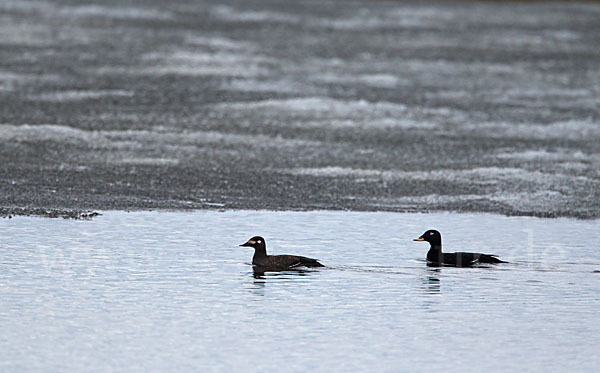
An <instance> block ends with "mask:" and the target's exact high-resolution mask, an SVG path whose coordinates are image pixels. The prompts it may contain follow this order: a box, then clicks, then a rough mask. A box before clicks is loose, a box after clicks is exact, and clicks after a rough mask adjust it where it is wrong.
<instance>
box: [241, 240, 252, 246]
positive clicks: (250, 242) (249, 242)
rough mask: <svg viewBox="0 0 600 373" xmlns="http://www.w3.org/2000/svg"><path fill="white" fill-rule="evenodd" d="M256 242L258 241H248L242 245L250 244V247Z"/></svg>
mask: <svg viewBox="0 0 600 373" xmlns="http://www.w3.org/2000/svg"><path fill="white" fill-rule="evenodd" d="M255 243H256V241H252V240H250V241H248V242H246V243H243V244H241V245H240V246H248V247H252V245H254V244H255Z"/></svg>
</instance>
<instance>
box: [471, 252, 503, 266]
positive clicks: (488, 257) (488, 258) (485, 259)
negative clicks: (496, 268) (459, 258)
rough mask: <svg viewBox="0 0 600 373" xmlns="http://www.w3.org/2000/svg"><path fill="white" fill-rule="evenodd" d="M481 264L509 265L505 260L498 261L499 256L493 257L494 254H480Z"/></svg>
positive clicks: (479, 260)
mask: <svg viewBox="0 0 600 373" xmlns="http://www.w3.org/2000/svg"><path fill="white" fill-rule="evenodd" d="M478 262H479V263H494V264H495V263H508V262H505V261H504V260H501V259H498V258H497V255H493V254H480V256H479V259H478Z"/></svg>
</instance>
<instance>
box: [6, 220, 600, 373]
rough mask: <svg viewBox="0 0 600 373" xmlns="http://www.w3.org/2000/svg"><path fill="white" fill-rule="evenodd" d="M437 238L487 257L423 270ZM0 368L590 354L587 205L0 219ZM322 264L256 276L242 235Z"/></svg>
mask: <svg viewBox="0 0 600 373" xmlns="http://www.w3.org/2000/svg"><path fill="white" fill-rule="evenodd" d="M427 228H437V229H439V230H440V231H441V232H442V234H443V237H444V245H445V247H446V248H447V250H448V251H454V250H464V251H475V250H481V251H484V252H489V253H494V254H498V255H499V256H500V257H501V258H503V259H506V260H509V261H510V262H511V264H505V265H499V266H496V267H493V268H471V269H467V268H438V269H433V268H428V267H427V266H426V263H425V262H424V260H423V258H424V257H425V253H426V251H427V248H428V245H427V244H424V243H420V242H412V241H411V239H412V238H415V237H418V236H419V235H420V234H421V233H423V231H425V230H426V229H427ZM0 232H1V241H0V326H1V327H0V370H1V371H19V372H21V371H42V370H43V371H106V370H114V371H166V370H169V371H177V370H179V371H183V370H192V369H193V370H196V371H199V370H201V371H230V370H237V371H262V370H284V371H310V370H318V371H347V370H354V371H357V370H361V371H367V370H369V371H419V370H420V371H424V370H427V371H432V370H436V369H444V370H445V371H464V370H468V371H482V370H492V371H501V370H506V369H513V370H516V369H517V368H519V369H524V370H529V371H534V370H542V369H544V368H549V367H550V368H552V369H553V370H557V371H560V370H567V369H575V370H587V371H591V370H594V369H596V368H597V367H598V366H599V365H600V357H599V356H598V354H597V352H598V351H599V350H600V338H599V337H598V332H599V326H598V325H599V324H598V319H597V316H598V309H599V306H600V273H599V271H600V254H599V253H598V249H599V248H598V245H597V243H598V241H599V239H600V221H597V220H595V221H577V220H568V219H555V220H544V219H536V218H526V217H518V218H508V217H503V216H497V215H482V214H447V213H445V214H397V213H354V212H256V211H236V212H231V211H230V212H214V211H201V212H191V213H182V212H160V213H159V212H137V213H125V212H113V211H109V212H105V213H104V215H103V216H101V217H98V218H95V219H94V220H92V221H73V220H55V219H53V220H51V219H40V218H28V217H16V218H13V219H10V220H9V219H2V220H0ZM255 234H260V235H263V236H264V237H265V238H266V240H267V244H268V248H269V251H270V252H271V253H280V254H281V253H293V254H300V255H306V256H314V257H317V258H319V259H321V260H322V262H323V263H325V264H326V265H327V266H328V268H325V269H321V270H314V271H310V272H303V273H294V272H288V273H278V274H275V273H272V274H269V273H267V274H265V276H263V277H262V278H255V277H254V276H253V273H252V268H251V265H250V264H249V262H250V261H251V255H252V252H251V249H248V248H242V247H238V246H237V245H238V244H240V243H243V242H245V240H246V239H248V238H249V237H250V236H252V235H255Z"/></svg>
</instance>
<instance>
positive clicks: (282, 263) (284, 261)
mask: <svg viewBox="0 0 600 373" xmlns="http://www.w3.org/2000/svg"><path fill="white" fill-rule="evenodd" d="M269 264H271V265H274V266H277V267H281V268H295V267H302V266H304V267H324V266H323V264H321V263H319V262H318V261H317V260H316V259H312V258H307V257H305V256H297V255H272V256H269Z"/></svg>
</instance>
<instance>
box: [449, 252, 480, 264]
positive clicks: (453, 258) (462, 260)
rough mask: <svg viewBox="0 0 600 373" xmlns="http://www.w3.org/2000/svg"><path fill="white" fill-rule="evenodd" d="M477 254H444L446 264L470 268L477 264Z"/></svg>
mask: <svg viewBox="0 0 600 373" xmlns="http://www.w3.org/2000/svg"><path fill="white" fill-rule="evenodd" d="M476 256H477V254H476V253H465V252H457V253H444V263H443V264H446V265H452V266H457V267H469V266H472V265H473V264H475V263H476V262H477V257H476Z"/></svg>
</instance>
